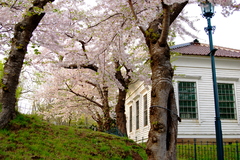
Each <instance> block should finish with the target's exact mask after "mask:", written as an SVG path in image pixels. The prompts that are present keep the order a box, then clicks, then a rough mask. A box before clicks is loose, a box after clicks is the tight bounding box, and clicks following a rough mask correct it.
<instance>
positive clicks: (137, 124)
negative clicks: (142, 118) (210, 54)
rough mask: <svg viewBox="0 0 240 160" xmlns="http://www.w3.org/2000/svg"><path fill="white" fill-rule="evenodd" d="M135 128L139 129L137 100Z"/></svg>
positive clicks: (137, 104) (137, 105)
mask: <svg viewBox="0 0 240 160" xmlns="http://www.w3.org/2000/svg"><path fill="white" fill-rule="evenodd" d="M136 129H139V101H137V102H136Z"/></svg>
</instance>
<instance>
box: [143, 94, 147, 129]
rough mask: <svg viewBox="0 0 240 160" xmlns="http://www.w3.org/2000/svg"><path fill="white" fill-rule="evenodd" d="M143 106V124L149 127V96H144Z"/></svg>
mask: <svg viewBox="0 0 240 160" xmlns="http://www.w3.org/2000/svg"><path fill="white" fill-rule="evenodd" d="M143 106H144V113H143V115H144V116H143V118H144V119H143V122H144V126H146V125H148V106H147V94H145V95H144V96H143Z"/></svg>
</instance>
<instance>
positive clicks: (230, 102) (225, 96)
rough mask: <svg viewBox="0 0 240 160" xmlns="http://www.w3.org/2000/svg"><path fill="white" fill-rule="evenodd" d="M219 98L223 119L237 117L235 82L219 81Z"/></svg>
mask: <svg viewBox="0 0 240 160" xmlns="http://www.w3.org/2000/svg"><path fill="white" fill-rule="evenodd" d="M218 99H219V110H220V117H221V118H222V119H236V108H235V95H234V86H233V84H228V83H218Z"/></svg>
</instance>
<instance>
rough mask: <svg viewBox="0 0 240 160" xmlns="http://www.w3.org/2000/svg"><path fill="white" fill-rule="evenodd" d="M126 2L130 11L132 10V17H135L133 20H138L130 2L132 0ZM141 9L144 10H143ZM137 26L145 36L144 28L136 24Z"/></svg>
mask: <svg viewBox="0 0 240 160" xmlns="http://www.w3.org/2000/svg"><path fill="white" fill-rule="evenodd" d="M128 4H129V6H130V9H131V11H132V14H133V17H134V18H135V20H136V21H137V22H138V17H137V14H136V12H135V11H134V7H133V3H132V0H128ZM143 11H145V10H143ZM141 12H142V11H141ZM141 12H139V13H141ZM138 27H139V29H140V30H141V32H142V33H143V34H144V36H145V34H146V33H145V32H146V31H145V29H144V28H143V27H142V26H138Z"/></svg>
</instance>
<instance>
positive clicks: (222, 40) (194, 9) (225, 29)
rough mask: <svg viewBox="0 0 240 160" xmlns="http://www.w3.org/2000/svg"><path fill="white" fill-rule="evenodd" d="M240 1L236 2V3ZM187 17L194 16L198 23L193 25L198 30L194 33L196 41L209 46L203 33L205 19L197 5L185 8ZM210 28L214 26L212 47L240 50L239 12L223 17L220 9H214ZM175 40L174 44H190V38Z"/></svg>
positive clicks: (205, 23)
mask: <svg viewBox="0 0 240 160" xmlns="http://www.w3.org/2000/svg"><path fill="white" fill-rule="evenodd" d="M238 1H240V0H237V2H238ZM185 10H187V11H188V15H189V16H196V18H197V19H199V21H197V22H196V23H195V27H196V28H197V29H198V30H199V32H197V33H196V35H197V39H198V40H199V42H200V43H206V44H209V40H208V35H207V34H206V32H205V31H204V28H205V27H207V20H206V18H203V17H202V15H201V14H202V12H201V8H200V7H199V6H198V4H190V5H187V6H186V7H185ZM211 24H212V26H215V27H216V29H215V32H214V34H213V45H216V46H221V47H227V48H232V49H240V40H239V39H240V11H237V12H234V13H233V14H232V15H230V16H229V17H224V16H223V15H222V14H221V7H219V6H216V7H215V15H214V16H213V17H212V19H211ZM185 38H186V39H185V40H183V39H181V38H176V40H175V43H176V44H182V43H187V42H192V41H193V40H194V39H193V38H192V37H188V36H186V37H185Z"/></svg>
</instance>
